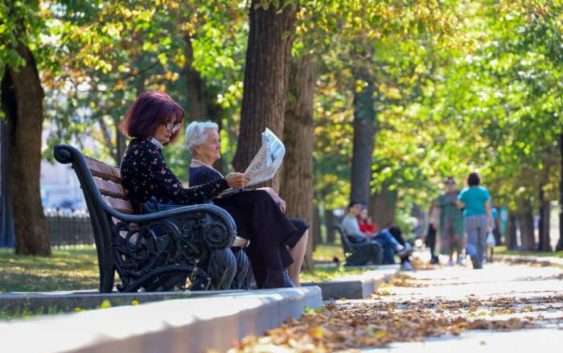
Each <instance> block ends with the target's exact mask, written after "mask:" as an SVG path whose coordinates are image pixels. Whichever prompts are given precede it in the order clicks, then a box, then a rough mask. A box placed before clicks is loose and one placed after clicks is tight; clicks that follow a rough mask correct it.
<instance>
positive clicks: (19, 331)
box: [0, 287, 322, 353]
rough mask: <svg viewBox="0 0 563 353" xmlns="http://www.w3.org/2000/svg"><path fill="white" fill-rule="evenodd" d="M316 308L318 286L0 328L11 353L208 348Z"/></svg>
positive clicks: (153, 352)
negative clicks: (307, 309)
mask: <svg viewBox="0 0 563 353" xmlns="http://www.w3.org/2000/svg"><path fill="white" fill-rule="evenodd" d="M320 306H322V300H321V291H320V288H318V287H306V288H303V287H302V288H285V289H275V290H256V291H246V292H241V293H224V294H218V295H214V296H210V297H201V298H191V299H177V300H167V301H162V302H158V303H149V304H144V305H140V306H134V307H132V306H126V307H125V306H124V307H116V308H110V309H104V310H93V311H86V312H81V313H74V314H65V315H56V316H52V317H49V316H43V317H39V318H36V319H33V320H27V321H11V322H2V323H0V332H2V347H3V348H6V349H7V351H9V352H11V353H19V352H22V353H24V352H25V353H27V352H30V353H31V352H34V353H35V352H41V353H58V352H65V353H86V352H88V353H101V352H104V353H118V352H119V353H122V352H127V353H177V352H206V351H207V350H210V349H214V350H226V349H228V348H229V347H232V345H233V344H234V343H236V341H238V340H239V339H241V338H242V337H244V336H246V335H261V334H263V333H264V332H265V331H266V330H268V329H271V328H274V327H278V326H279V325H280V324H282V323H283V322H284V321H285V320H287V319H289V318H298V317H299V316H301V315H302V314H303V312H304V310H305V309H306V308H318V307H320Z"/></svg>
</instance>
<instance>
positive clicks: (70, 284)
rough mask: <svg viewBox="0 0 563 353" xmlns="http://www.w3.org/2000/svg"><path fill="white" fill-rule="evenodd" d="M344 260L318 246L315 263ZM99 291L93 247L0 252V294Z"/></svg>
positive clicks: (315, 277)
mask: <svg viewBox="0 0 563 353" xmlns="http://www.w3.org/2000/svg"><path fill="white" fill-rule="evenodd" d="M335 256H336V257H338V258H339V260H340V261H343V260H344V255H343V254H342V248H341V246H340V245H319V246H318V247H317V248H316V250H315V252H314V254H313V258H314V260H315V261H316V262H332V260H333V258H334V257H335ZM357 272H359V271H358V270H353V271H352V270H347V269H345V268H344V267H342V266H340V267H334V268H317V269H315V270H313V271H308V272H304V273H303V281H314V282H318V281H324V280H330V279H333V278H335V277H339V276H342V275H346V274H352V273H357ZM96 288H98V262H97V257H96V249H95V248H94V246H81V247H70V248H66V249H56V248H55V249H53V255H52V256H51V257H38V256H19V255H15V254H14V253H13V250H12V249H0V292H42V291H57V290H79V289H96Z"/></svg>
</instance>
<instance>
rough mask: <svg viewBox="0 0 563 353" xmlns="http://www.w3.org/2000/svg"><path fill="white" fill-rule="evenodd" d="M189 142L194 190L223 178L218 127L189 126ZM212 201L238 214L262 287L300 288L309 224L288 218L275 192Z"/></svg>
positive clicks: (243, 193) (249, 192) (252, 192)
mask: <svg viewBox="0 0 563 353" xmlns="http://www.w3.org/2000/svg"><path fill="white" fill-rule="evenodd" d="M186 144H187V147H188V149H189V150H190V152H191V153H192V162H191V165H190V185H191V186H196V185H203V184H207V183H209V182H212V181H214V180H220V179H222V178H223V175H222V174H221V173H220V172H219V171H218V170H216V169H215V168H213V164H214V163H215V162H216V161H217V160H218V159H219V158H220V157H221V148H220V140H219V128H218V126H217V124H215V123H213V122H210V121H207V122H199V121H194V122H192V123H190V124H189V125H188V127H187V128H186ZM213 202H214V203H215V204H216V205H218V206H219V207H222V208H224V209H225V210H227V211H228V212H229V213H230V214H231V215H232V216H233V218H234V219H235V222H236V223H237V227H238V232H239V236H241V237H244V238H247V239H249V240H250V245H249V246H248V248H247V249H246V251H247V254H248V256H249V258H250V261H251V263H252V268H253V270H254V276H255V279H256V284H257V286H258V287H259V288H267V287H282V286H291V285H297V286H298V285H299V272H300V271H301V266H302V264H303V258H304V256H305V249H306V246H307V237H308V230H307V229H308V226H307V225H306V224H305V223H304V222H303V221H302V220H299V219H289V218H288V217H287V216H286V215H285V214H284V212H285V202H284V201H283V200H282V199H281V198H280V197H279V195H278V194H277V193H276V192H275V191H274V190H273V189H272V188H259V189H255V190H243V191H240V192H235V193H231V194H228V195H225V196H223V197H220V198H216V199H214V200H213ZM286 268H287V271H285V269H286ZM288 275H289V278H287V277H288ZM280 276H281V277H280Z"/></svg>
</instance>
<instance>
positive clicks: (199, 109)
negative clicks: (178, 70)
mask: <svg viewBox="0 0 563 353" xmlns="http://www.w3.org/2000/svg"><path fill="white" fill-rule="evenodd" d="M184 44H185V50H184V55H185V57H186V64H185V65H184V69H183V70H182V74H183V75H184V76H185V78H186V91H187V93H186V98H187V101H188V104H187V107H186V120H188V121H195V120H204V121H207V120H209V121H213V122H214V123H216V124H217V125H218V126H219V130H220V129H221V128H222V125H223V122H222V119H221V118H222V114H223V110H222V108H221V107H220V106H219V104H217V101H216V96H215V95H213V94H211V92H209V89H208V88H207V85H206V84H205V81H204V80H203V77H202V76H201V74H200V73H199V71H197V70H196V68H195V67H194V66H193V62H194V49H193V45H192V36H190V35H189V34H185V35H184ZM213 166H214V167H215V168H216V169H217V170H219V171H220V172H221V173H223V174H225V172H226V171H227V166H226V163H225V161H224V160H223V159H222V158H220V159H219V160H217V161H216V162H215V164H214V165H213ZM188 169H189V166H188ZM188 174H189V172H188Z"/></svg>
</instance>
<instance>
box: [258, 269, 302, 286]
mask: <svg viewBox="0 0 563 353" xmlns="http://www.w3.org/2000/svg"><path fill="white" fill-rule="evenodd" d="M292 287H295V285H294V284H293V282H291V279H290V278H289V275H288V273H287V271H279V270H277V271H274V270H268V271H267V272H266V279H265V280H264V285H263V286H262V288H292Z"/></svg>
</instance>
